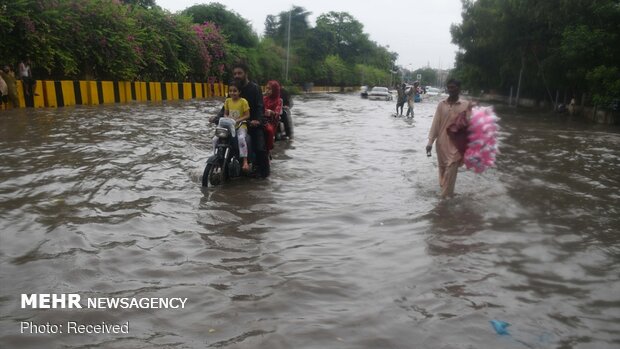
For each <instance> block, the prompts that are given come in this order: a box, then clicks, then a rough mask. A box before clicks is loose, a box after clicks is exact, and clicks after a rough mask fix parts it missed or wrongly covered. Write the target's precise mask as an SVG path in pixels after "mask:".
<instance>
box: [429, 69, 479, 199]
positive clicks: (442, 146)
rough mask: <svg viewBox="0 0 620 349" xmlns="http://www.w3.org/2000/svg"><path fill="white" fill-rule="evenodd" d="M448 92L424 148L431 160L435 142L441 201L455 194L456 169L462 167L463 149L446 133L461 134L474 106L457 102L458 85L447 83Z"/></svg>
mask: <svg viewBox="0 0 620 349" xmlns="http://www.w3.org/2000/svg"><path fill="white" fill-rule="evenodd" d="M447 88H448V95H449V96H448V98H447V99H445V100H443V101H441V102H439V104H438V105H437V111H435V116H434V117H433V125H432V126H431V130H430V132H429V133H428V144H427V146H426V155H427V156H431V150H432V149H433V142H435V140H437V149H436V151H437V165H439V186H440V187H441V197H442V198H446V197H448V196H451V195H453V194H454V184H455V183H456V174H457V172H458V169H459V167H460V166H461V165H463V154H462V152H463V153H464V149H462V147H459V146H458V145H457V144H455V143H454V141H453V139H451V136H450V134H449V132H448V131H449V130H448V129H449V128H454V127H455V126H457V127H460V128H461V130H462V128H463V126H465V127H466V126H467V120H469V117H470V115H471V108H472V106H473V105H472V103H471V102H470V101H467V100H463V99H459V93H460V92H461V83H460V82H459V81H457V80H455V79H450V80H448V85H447ZM465 131H466V129H465ZM465 134H466V133H465ZM465 144H466V143H465ZM459 148H461V149H459Z"/></svg>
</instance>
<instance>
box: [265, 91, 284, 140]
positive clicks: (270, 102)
mask: <svg viewBox="0 0 620 349" xmlns="http://www.w3.org/2000/svg"><path fill="white" fill-rule="evenodd" d="M263 104H264V105H265V112H264V113H263V116H264V117H265V120H266V121H267V123H266V124H265V136H266V143H267V150H268V151H270V150H271V149H273V141H274V139H275V136H276V130H277V129H278V126H279V124H280V114H282V98H280V84H279V83H278V82H277V81H275V80H271V81H269V82H268V83H267V90H266V91H265V95H264V96H263Z"/></svg>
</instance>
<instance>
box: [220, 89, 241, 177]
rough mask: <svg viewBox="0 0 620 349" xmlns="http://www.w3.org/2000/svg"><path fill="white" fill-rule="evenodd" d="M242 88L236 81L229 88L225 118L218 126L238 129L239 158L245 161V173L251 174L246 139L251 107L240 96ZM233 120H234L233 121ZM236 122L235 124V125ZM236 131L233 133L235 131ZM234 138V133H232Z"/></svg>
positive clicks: (225, 102) (225, 105) (225, 103)
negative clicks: (247, 121)
mask: <svg viewBox="0 0 620 349" xmlns="http://www.w3.org/2000/svg"><path fill="white" fill-rule="evenodd" d="M240 90H241V87H240V86H239V84H238V83H237V82H236V81H232V82H231V83H230V85H229V86H228V96H229V97H228V98H226V100H225V101H224V118H221V119H220V121H219V123H218V126H220V127H226V128H232V127H234V128H235V129H236V133H237V141H238V144H239V157H240V158H241V159H242V161H243V167H242V169H243V171H244V172H249V171H250V165H249V164H248V145H247V141H246V137H247V134H248V127H247V125H246V122H245V121H246V120H248V119H249V118H250V105H249V104H248V101H247V100H246V99H245V98H241V96H240V94H239V93H240ZM231 119H232V120H231ZM233 122H234V124H233ZM235 129H233V130H231V131H235ZM231 133H232V135H233V136H234V134H235V133H234V132H231ZM213 144H214V148H215V145H216V144H217V137H215V138H214V139H213Z"/></svg>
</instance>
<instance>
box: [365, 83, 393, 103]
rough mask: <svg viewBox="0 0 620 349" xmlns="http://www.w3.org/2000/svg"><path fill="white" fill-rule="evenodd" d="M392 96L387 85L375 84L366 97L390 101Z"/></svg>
mask: <svg viewBox="0 0 620 349" xmlns="http://www.w3.org/2000/svg"><path fill="white" fill-rule="evenodd" d="M392 98H393V97H392V94H391V93H390V91H389V90H388V88H387V87H381V86H375V87H373V88H372V90H370V93H368V99H371V100H382V101H391V100H392Z"/></svg>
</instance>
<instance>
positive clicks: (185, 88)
mask: <svg viewBox="0 0 620 349" xmlns="http://www.w3.org/2000/svg"><path fill="white" fill-rule="evenodd" d="M17 92H18V100H19V105H18V106H12V105H11V104H10V103H9V105H8V106H7V107H8V108H12V107H19V108H26V107H33V108H45V107H48V108H49V107H52V108H54V107H67V106H71V105H99V104H114V103H129V102H133V101H137V102H147V101H151V102H161V101H175V100H188V99H204V98H212V97H224V96H226V95H227V94H228V86H226V85H224V84H223V83H203V82H144V81H83V80H81V81H71V80H61V81H50V80H37V84H36V86H35V91H34V92H35V95H34V96H25V93H24V89H23V85H22V82H21V81H17ZM1 108H5V106H4V105H2V106H1Z"/></svg>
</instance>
